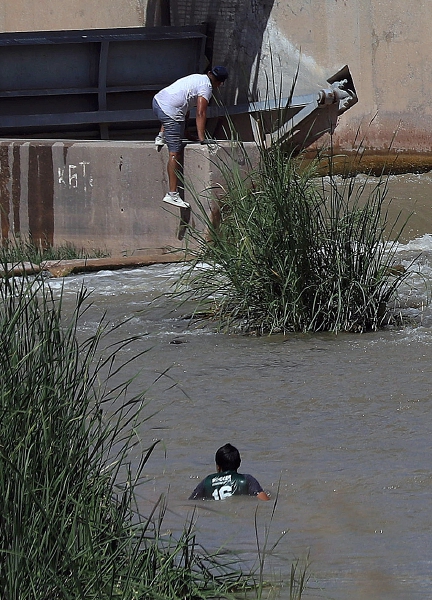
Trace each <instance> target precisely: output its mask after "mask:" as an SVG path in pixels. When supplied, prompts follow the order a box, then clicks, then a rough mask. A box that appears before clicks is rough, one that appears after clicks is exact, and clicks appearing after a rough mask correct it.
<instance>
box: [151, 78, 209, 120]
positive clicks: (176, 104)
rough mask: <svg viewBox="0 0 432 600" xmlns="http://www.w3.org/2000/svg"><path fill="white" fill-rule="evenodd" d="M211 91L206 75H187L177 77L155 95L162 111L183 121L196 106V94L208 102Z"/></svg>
mask: <svg viewBox="0 0 432 600" xmlns="http://www.w3.org/2000/svg"><path fill="white" fill-rule="evenodd" d="M212 93H213V88H212V84H211V81H210V79H209V77H208V76H207V75H198V74H195V75H188V76H187V77H182V78H181V79H177V81H174V83H172V84H171V85H169V86H168V87H166V88H164V89H163V90H161V91H160V92H158V93H157V94H156V96H155V99H156V102H157V103H158V104H159V106H160V107H161V109H162V110H163V112H164V113H165V114H166V115H168V116H169V117H171V118H172V119H174V121H184V119H185V117H186V113H187V112H188V110H190V109H191V108H192V106H196V104H197V99H198V96H202V97H203V98H205V99H206V100H207V102H210V98H211V96H212Z"/></svg>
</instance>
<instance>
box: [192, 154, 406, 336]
mask: <svg viewBox="0 0 432 600" xmlns="http://www.w3.org/2000/svg"><path fill="white" fill-rule="evenodd" d="M218 167H219V169H220V170H221V173H222V175H223V178H224V180H225V184H224V187H223V193H222V196H221V198H220V209H221V219H220V223H217V224H215V223H214V222H213V221H212V220H211V219H210V218H209V217H208V216H207V213H208V211H207V209H206V207H205V206H204V202H203V201H202V200H200V199H199V198H198V197H196V202H197V204H198V206H199V207H200V219H201V220H203V221H204V231H202V230H198V229H196V230H192V231H191V236H192V240H193V243H192V244H191V248H190V249H189V250H190V251H191V252H192V253H194V260H193V262H192V264H191V267H190V268H189V269H188V270H187V271H186V272H185V273H184V274H183V276H182V278H181V281H180V284H181V289H182V290H183V293H184V294H186V296H187V297H188V298H193V299H194V300H198V301H199V308H198V311H204V312H205V314H207V315H210V316H211V317H212V318H214V319H216V320H217V322H218V323H219V324H220V326H221V327H222V328H226V329H231V328H235V329H237V330H240V331H245V332H254V333H259V334H264V333H275V332H282V333H288V332H306V331H332V332H338V331H353V332H354V331H355V332H364V331H367V330H375V329H377V328H379V327H381V326H383V325H385V324H388V322H389V319H390V310H389V303H390V301H391V300H392V299H393V298H394V296H395V293H396V292H397V289H398V287H399V285H400V284H401V283H402V281H403V280H404V278H405V274H404V272H403V271H401V270H397V269H394V260H395V252H396V248H397V240H398V237H399V235H400V231H399V232H398V231H397V225H398V223H397V221H398V220H396V223H394V224H389V223H388V222H387V221H388V215H387V211H386V210H385V203H384V201H385V198H386V193H387V186H386V179H385V178H380V179H379V180H378V182H376V183H375V184H374V185H373V186H372V187H370V185H369V183H368V182H367V181H366V180H365V179H364V178H363V179H362V180H361V181H360V180H359V179H358V178H356V177H351V178H348V179H345V180H344V182H343V183H342V184H340V182H337V180H336V178H335V177H334V176H328V177H324V178H321V179H320V178H318V177H316V172H315V170H314V166H313V164H312V165H310V166H309V167H304V165H302V163H301V160H300V158H295V157H293V156H291V155H287V153H286V152H284V150H283V148H281V146H280V145H278V144H275V145H273V146H272V147H271V148H269V149H260V162H259V166H258V167H257V169H255V170H253V171H251V172H250V173H249V174H248V175H247V176H245V175H244V174H242V173H241V172H240V170H239V168H235V167H234V168H233V163H232V162H230V163H228V162H226V164H224V163H219V164H218ZM210 193H211V191H210ZM400 229H401V230H402V229H403V226H402V227H401V228H400ZM389 230H390V235H389V237H391V238H392V241H391V242H390V241H388V240H387V239H386V233H385V232H387V234H388V231H389ZM184 290H186V292H185V291H184Z"/></svg>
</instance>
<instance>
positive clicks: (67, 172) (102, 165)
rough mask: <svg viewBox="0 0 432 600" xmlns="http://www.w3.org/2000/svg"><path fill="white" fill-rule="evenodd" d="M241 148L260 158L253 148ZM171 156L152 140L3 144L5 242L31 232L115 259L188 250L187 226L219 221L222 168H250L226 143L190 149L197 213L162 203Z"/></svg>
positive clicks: (41, 240) (0, 189) (188, 173)
mask: <svg viewBox="0 0 432 600" xmlns="http://www.w3.org/2000/svg"><path fill="white" fill-rule="evenodd" d="M244 147H245V148H246V150H247V152H248V154H249V157H250V158H251V160H252V162H254V161H256V156H255V154H256V152H257V150H256V146H255V144H246V145H245V146H244ZM167 158H168V151H167V149H166V148H163V149H162V151H161V152H157V151H156V149H155V147H154V145H153V143H151V142H102V141H101V142H99V141H91V142H73V141H68V142H66V141H62V142H60V141H57V142H55V141H53V140H47V141H43V140H34V141H20V140H2V141H0V199H1V206H2V211H1V231H2V239H3V240H6V239H12V238H13V237H14V236H17V235H22V236H24V237H26V236H28V235H29V234H30V235H31V237H32V239H33V241H34V242H35V243H37V244H39V245H41V246H44V245H54V246H62V245H65V244H66V243H71V244H73V245H74V246H75V247H77V248H83V249H85V250H88V251H90V250H96V249H97V250H103V251H108V252H109V253H110V254H111V256H122V255H132V254H133V255H137V254H158V255H162V254H167V253H168V252H171V251H172V250H173V249H180V248H183V249H184V248H187V247H188V244H189V245H190V244H191V243H192V240H191V237H190V235H189V234H188V231H189V227H190V228H196V229H199V230H201V231H204V230H205V228H206V222H205V221H206V218H207V216H206V215H208V217H209V218H215V217H216V218H217V214H215V207H216V204H215V202H214V199H215V198H216V197H218V194H219V193H220V191H221V190H222V188H221V187H220V186H221V185H223V176H222V173H221V169H222V171H223V169H224V168H226V165H228V166H229V168H239V169H242V170H247V161H246V157H245V154H244V153H243V152H242V151H241V148H240V147H233V146H232V145H231V144H230V143H228V142H222V143H220V144H219V146H218V147H217V148H215V149H212V148H210V147H207V146H201V145H200V144H191V145H188V146H187V147H186V149H185V169H184V170H185V182H186V185H185V187H186V191H185V199H186V200H188V201H189V202H190V204H191V207H192V210H189V209H188V210H184V209H182V210H181V211H180V210H179V209H177V208H175V207H171V206H169V205H167V204H164V203H163V202H162V198H163V196H164V195H165V193H166V191H167V189H168V188H167V174H166V164H167ZM218 165H219V166H220V167H221V169H220V168H218ZM197 202H199V203H200V204H202V205H203V206H204V208H205V211H204V215H203V214H202V213H201V211H200V210H199V208H198V206H197Z"/></svg>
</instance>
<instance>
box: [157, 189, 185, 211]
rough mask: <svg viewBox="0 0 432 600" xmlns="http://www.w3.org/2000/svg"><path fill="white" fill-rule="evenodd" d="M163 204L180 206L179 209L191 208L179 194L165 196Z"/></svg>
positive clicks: (173, 193)
mask: <svg viewBox="0 0 432 600" xmlns="http://www.w3.org/2000/svg"><path fill="white" fill-rule="evenodd" d="M162 202H166V203H167V204H172V206H178V207H179V208H190V204H188V203H187V202H184V200H182V199H181V198H180V194H179V193H178V192H168V193H167V194H165V196H164V198H163V200H162Z"/></svg>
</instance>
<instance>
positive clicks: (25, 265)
mask: <svg viewBox="0 0 432 600" xmlns="http://www.w3.org/2000/svg"><path fill="white" fill-rule="evenodd" d="M186 259H187V256H186V255H185V254H184V253H168V254H147V255H142V256H113V257H108V258H87V259H81V258H78V259H74V260H46V261H44V262H42V263H41V264H39V265H36V264H33V263H30V262H22V263H16V264H13V263H8V265H7V268H6V269H5V268H3V267H2V268H0V276H2V277H5V276H6V275H7V276H9V277H10V276H19V275H23V274H27V275H36V274H37V273H41V272H46V273H49V274H50V275H51V276H52V277H67V276H68V275H72V274H74V273H89V272H94V271H102V270H105V269H106V270H109V271H116V270H118V269H133V268H138V267H146V266H150V265H156V264H166V263H176V262H182V261H183V260H186Z"/></svg>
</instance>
